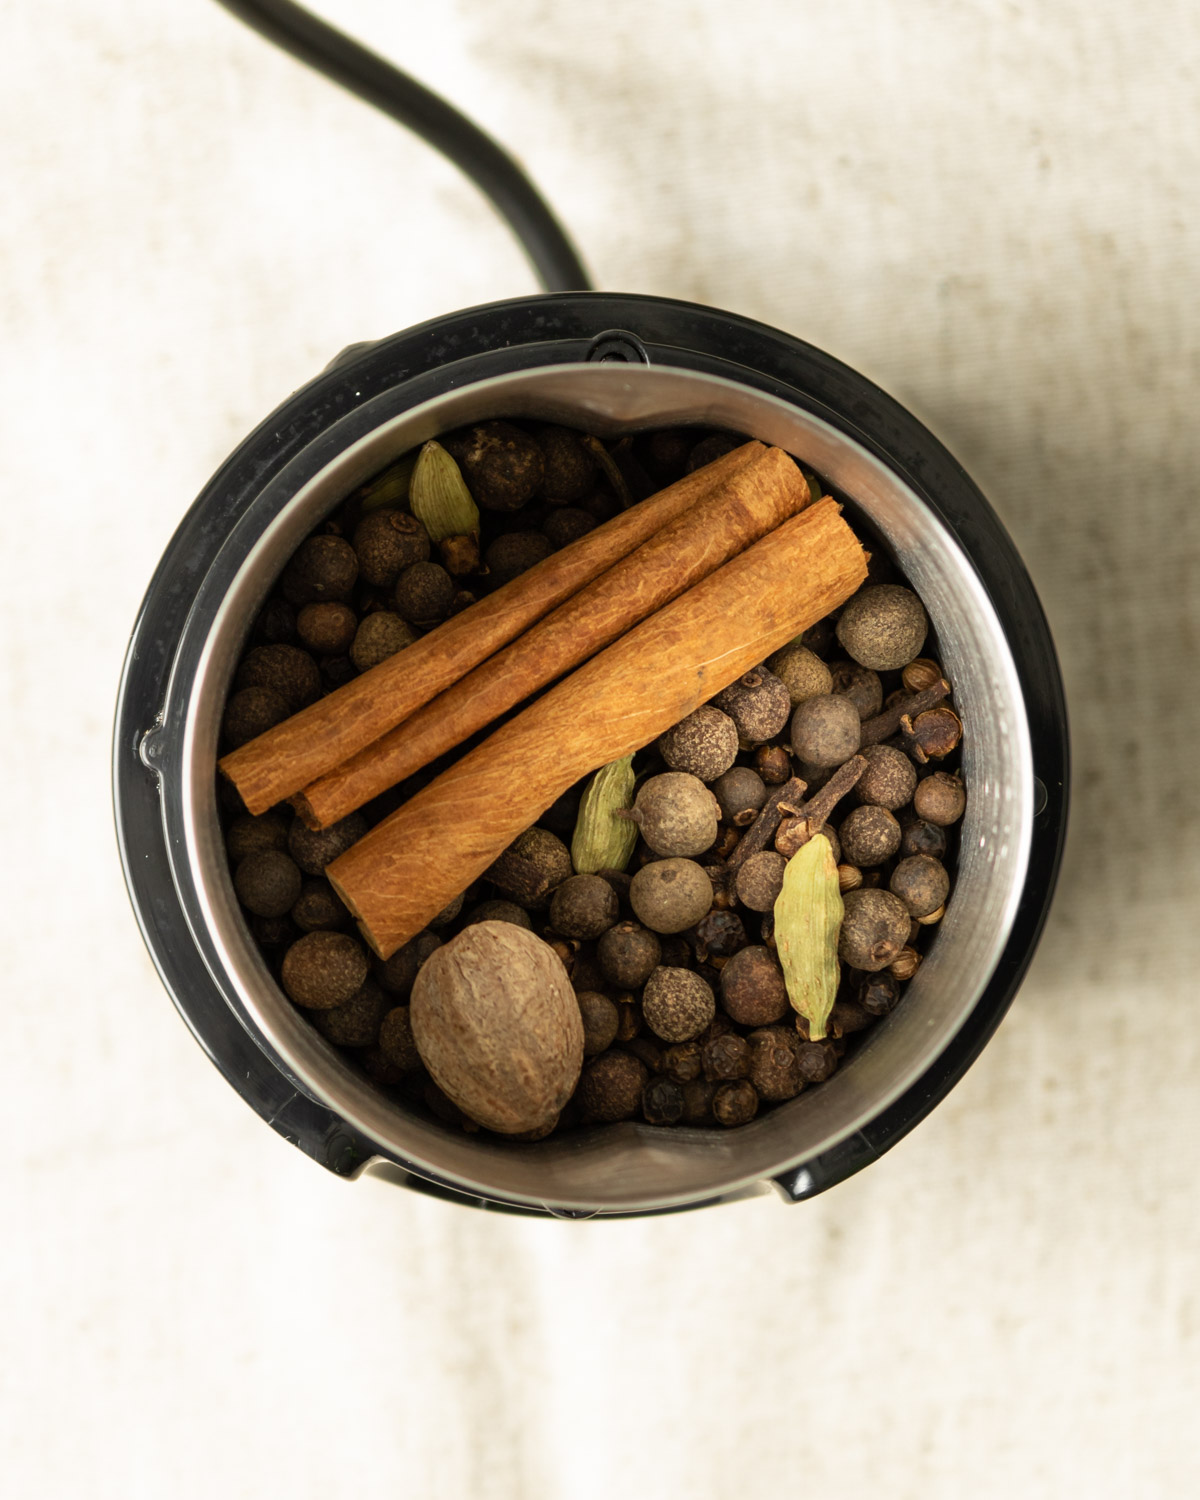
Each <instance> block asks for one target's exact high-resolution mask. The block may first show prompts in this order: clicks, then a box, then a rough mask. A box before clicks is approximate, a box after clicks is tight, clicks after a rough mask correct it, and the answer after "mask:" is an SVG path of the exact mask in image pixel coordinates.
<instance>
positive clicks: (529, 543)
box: [484, 531, 554, 588]
mask: <svg viewBox="0 0 1200 1500" xmlns="http://www.w3.org/2000/svg"><path fill="white" fill-rule="evenodd" d="M553 551H554V544H553V542H551V540H550V538H549V537H548V536H546V534H545V533H544V532H541V531H510V532H509V533H508V534H507V535H506V536H498V537H497V538H496V540H495V541H494V542H492V544H491V545H490V546H489V547H488V549H487V551H486V552H485V553H484V562H486V563H487V569H488V575H489V576H488V583H489V584H490V586H491V587H492V588H499V587H500V586H501V585H502V584H505V583H511V582H512V580H513V579H514V578H516V577H518V575H519V574H521V573H524V572H525V570H526V569H527V568H532V567H533V565H534V563H540V562H541V561H542V559H543V558H547V557H549V556H550V554H551V552H553Z"/></svg>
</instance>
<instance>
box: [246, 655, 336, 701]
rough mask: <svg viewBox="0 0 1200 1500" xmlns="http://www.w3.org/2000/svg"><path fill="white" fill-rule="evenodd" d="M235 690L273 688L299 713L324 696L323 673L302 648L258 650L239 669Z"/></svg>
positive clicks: (247, 656)
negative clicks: (237, 688) (322, 694)
mask: <svg viewBox="0 0 1200 1500" xmlns="http://www.w3.org/2000/svg"><path fill="white" fill-rule="evenodd" d="M234 686H235V687H239V688H249V687H264V688H273V689H274V690H275V691H276V692H277V693H278V694H279V696H280V697H281V698H286V699H287V704H288V707H289V708H290V709H291V711H292V712H293V713H297V712H298V711H299V710H300V709H302V708H307V707H308V705H309V704H310V703H315V702H316V701H317V699H318V698H319V697H320V696H321V673H320V671H319V669H318V667H317V664H316V662H315V661H314V660H313V659H312V657H311V656H310V655H309V654H308V652H307V651H301V649H300V647H299V646H255V647H254V649H253V650H252V651H247V653H246V655H245V657H244V658H243V660H242V664H241V666H240V667H238V671H237V677H236V678H235V679H234Z"/></svg>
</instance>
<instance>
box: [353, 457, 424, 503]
mask: <svg viewBox="0 0 1200 1500" xmlns="http://www.w3.org/2000/svg"><path fill="white" fill-rule="evenodd" d="M416 467H417V455H416V452H415V450H414V452H412V453H406V454H405V455H404V457H403V458H401V459H398V460H397V462H396V463H394V464H392V466H391V467H390V468H388V469H384V471H383V473H382V474H377V475H376V476H375V478H374V479H372V480H371V481H370V483H368V484H364V485H363V487H362V489H361V490H359V492H358V499H359V504H360V505H361V506H362V510H363V514H364V515H366V513H367V512H368V511H371V510H381V509H382V508H383V507H384V506H385V505H386V506H388V507H389V508H394V509H396V510H402V509H403V508H404V507H405V506H406V505H407V504H408V492H409V488H410V486H411V485H412V477H413V470H414V469H415V468H416Z"/></svg>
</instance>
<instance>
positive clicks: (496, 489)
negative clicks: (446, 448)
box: [453, 422, 546, 511]
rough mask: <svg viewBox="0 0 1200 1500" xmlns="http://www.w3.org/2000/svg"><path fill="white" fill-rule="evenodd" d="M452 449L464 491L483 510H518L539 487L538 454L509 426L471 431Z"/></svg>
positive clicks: (535, 446)
mask: <svg viewBox="0 0 1200 1500" xmlns="http://www.w3.org/2000/svg"><path fill="white" fill-rule="evenodd" d="M453 449H454V453H455V457H456V458H458V460H459V463H460V464H461V466H462V471H463V477H464V479H465V480H466V481H467V487H468V489H469V490H470V491H471V494H472V495H473V496H474V498H475V502H476V504H477V505H480V506H482V508H483V509H484V510H501V511H512V510H520V509H521V507H522V506H523V505H525V504H527V503H528V502H529V501H530V500H532V499H533V497H534V495H536V494H537V492H538V491H539V490H540V489H541V487H542V483H543V481H544V479H545V473H546V461H545V459H544V458H543V457H542V450H541V448H540V447H539V446H538V444H537V443H536V442H535V441H534V439H533V438H531V437H530V436H529V434H528V433H526V432H522V431H521V429H520V428H519V427H514V426H513V424H512V423H511V422H484V423H482V424H481V425H480V426H478V427H472V428H471V429H470V431H469V432H467V433H466V434H465V436H464V437H463V439H462V441H461V443H457V444H454V445H453Z"/></svg>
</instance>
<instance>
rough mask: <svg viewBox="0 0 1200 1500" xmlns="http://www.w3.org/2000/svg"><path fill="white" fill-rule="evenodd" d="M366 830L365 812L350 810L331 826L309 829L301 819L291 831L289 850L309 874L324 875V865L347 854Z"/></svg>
mask: <svg viewBox="0 0 1200 1500" xmlns="http://www.w3.org/2000/svg"><path fill="white" fill-rule="evenodd" d="M366 831H367V820H366V818H364V817H363V815H362V813H357V812H354V813H349V814H348V815H347V816H346V817H344V818H342V819H341V821H340V822H337V823H332V824H330V826H329V827H328V828H321V829H316V828H309V827H308V825H307V824H306V823H305V822H304V821H303V820H302V819H300V818H293V819H292V826H291V828H290V829H289V830H288V853H289V854H290V855H291V856H292V858H293V859H294V860H295V861H296V863H297V864H298V865H299V866H300V868H301V869H302V870H303V871H304V873H305V874H306V875H323V874H324V873H325V866H326V865H328V864H331V863H332V862H333V861H334V860H335V859H337V858H338V856H339V855H341V854H345V852H346V850H347V849H349V847H350V845H351V844H356V843H357V842H358V841H359V839H360V838H362V836H363V834H364V833H366Z"/></svg>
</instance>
